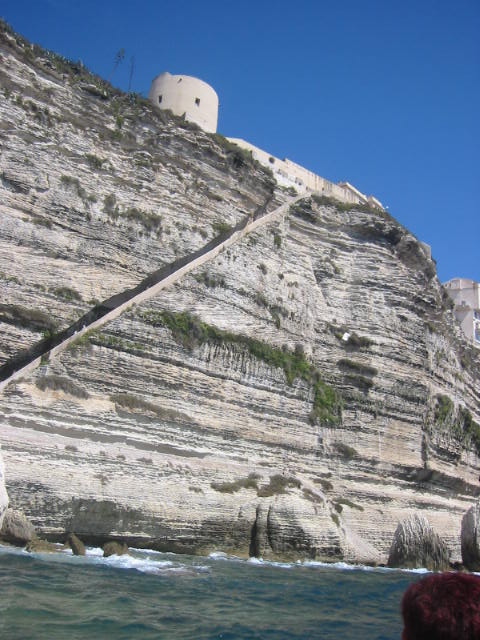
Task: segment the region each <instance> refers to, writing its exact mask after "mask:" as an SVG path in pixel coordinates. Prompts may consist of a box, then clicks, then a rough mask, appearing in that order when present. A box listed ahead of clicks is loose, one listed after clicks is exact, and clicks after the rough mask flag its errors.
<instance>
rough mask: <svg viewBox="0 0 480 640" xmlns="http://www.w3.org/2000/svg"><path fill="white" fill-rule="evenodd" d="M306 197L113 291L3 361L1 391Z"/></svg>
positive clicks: (293, 201) (291, 201)
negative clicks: (66, 324)
mask: <svg viewBox="0 0 480 640" xmlns="http://www.w3.org/2000/svg"><path fill="white" fill-rule="evenodd" d="M306 197H308V195H306V194H301V195H297V196H294V197H292V198H289V200H287V202H285V203H284V204H282V205H280V206H279V207H277V208H276V209H274V210H273V211H270V212H269V213H265V214H263V215H260V216H258V217H257V218H254V219H252V218H247V219H245V220H244V221H243V222H241V223H240V224H238V225H237V226H236V227H235V228H234V229H232V230H231V231H229V232H227V233H226V234H222V235H220V236H218V237H217V238H215V239H214V240H212V241H210V242H209V243H207V244H206V245H205V246H204V247H202V248H201V249H199V250H198V251H196V252H195V253H193V254H191V255H190V256H186V257H184V258H181V259H180V260H177V261H176V262H174V263H172V264H170V265H167V266H166V267H163V268H162V269H159V270H158V271H156V272H154V273H153V274H151V275H150V276H148V277H147V278H146V279H145V280H143V281H142V282H141V283H140V284H139V285H138V286H137V287H135V288H134V289H130V290H128V291H124V292H122V293H119V294H116V295H115V296H112V297H111V298H109V299H108V300H105V301H104V302H102V303H100V304H99V305H97V307H95V308H94V309H92V310H91V311H89V312H88V313H86V314H85V315H84V316H82V318H80V319H79V320H77V321H76V322H75V323H74V324H73V325H71V326H70V327H68V328H67V329H64V330H63V331H61V332H60V333H59V334H57V335H56V336H53V337H52V338H49V339H46V340H42V341H41V342H40V343H37V344H36V345H34V346H33V347H32V349H30V350H29V351H27V352H26V353H25V354H24V355H22V356H20V357H18V358H14V359H12V360H10V361H8V362H6V363H5V364H4V365H3V366H2V367H0V393H1V392H2V391H3V390H4V389H5V388H6V387H7V385H8V384H10V382H13V381H14V380H16V379H18V378H20V377H22V376H25V375H26V374H28V373H30V372H31V371H33V370H34V369H35V368H36V367H38V366H39V365H40V364H41V363H42V361H44V360H45V359H50V358H53V357H55V356H57V355H58V354H59V353H61V352H62V351H64V350H65V349H66V348H67V347H68V346H69V345H70V344H71V343H72V342H74V341H75V340H78V339H79V338H81V337H82V336H83V335H84V334H85V333H87V331H92V330H94V329H99V328H100V327H103V326H104V325H105V324H107V323H108V322H111V321H112V320H114V319H115V318H118V316H119V315H121V314H122V313H124V312H125V311H127V310H128V309H129V308H130V307H132V306H133V305H138V304H140V303H142V302H144V301H145V300H149V299H150V298H153V297H154V296H156V295H157V294H158V293H159V292H160V291H162V289H165V288H166V287H168V286H170V285H172V284H174V283H175V282H177V281H178V280H180V278H182V277H183V276H184V275H186V274H187V273H190V271H193V269H196V268H197V267H199V266H200V265H202V264H205V263H206V262H209V261H210V260H213V259H214V258H215V257H216V256H218V254H219V253H221V252H222V251H224V250H225V249H227V248H228V247H230V246H232V245H233V244H235V243H236V242H238V241H240V240H241V239H242V238H243V237H245V236H247V235H248V234H250V233H252V232H254V231H256V230H257V229H258V228H259V227H262V226H264V225H266V224H268V223H269V222H271V221H272V220H276V219H277V218H281V217H282V216H283V215H285V214H286V213H287V212H288V210H289V208H290V206H291V205H292V204H294V203H295V202H298V201H299V200H302V199H305V198H306Z"/></svg>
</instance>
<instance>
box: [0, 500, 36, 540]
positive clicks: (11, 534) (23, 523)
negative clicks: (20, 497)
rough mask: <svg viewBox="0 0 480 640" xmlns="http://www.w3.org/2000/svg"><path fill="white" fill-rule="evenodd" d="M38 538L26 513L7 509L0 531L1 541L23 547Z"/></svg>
mask: <svg viewBox="0 0 480 640" xmlns="http://www.w3.org/2000/svg"><path fill="white" fill-rule="evenodd" d="M35 537H36V532H35V527H34V526H33V525H32V523H31V522H30V521H29V519H28V518H27V517H26V516H25V514H24V513H22V512H21V511H18V510H16V509H7V510H6V511H5V516H4V518H3V524H2V528H1V529H0V540H3V541H4V542H9V543H11V544H15V545H19V546H23V545H25V544H27V543H28V542H31V540H33V539H34V538H35Z"/></svg>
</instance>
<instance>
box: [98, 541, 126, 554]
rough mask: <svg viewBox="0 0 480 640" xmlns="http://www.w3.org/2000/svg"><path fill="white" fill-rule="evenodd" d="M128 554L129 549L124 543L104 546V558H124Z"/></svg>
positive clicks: (109, 543) (112, 543)
mask: <svg viewBox="0 0 480 640" xmlns="http://www.w3.org/2000/svg"><path fill="white" fill-rule="evenodd" d="M126 553H128V547H127V545H126V544H125V543H123V542H117V541H114V540H113V541H110V542H106V543H105V544H104V545H103V557H104V558H108V557H110V556H123V555H125V554H126Z"/></svg>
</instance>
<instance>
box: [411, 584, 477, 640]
mask: <svg viewBox="0 0 480 640" xmlns="http://www.w3.org/2000/svg"><path fill="white" fill-rule="evenodd" d="M402 615H403V622H404V630H403V635H402V640H480V578H478V577H477V576H473V575H471V574H466V573H440V574H436V575H431V576H428V577H427V578H423V580H420V581H419V582H415V583H414V584H411V585H410V586H409V587H408V589H407V590H406V591H405V594H404V596H403V599H402Z"/></svg>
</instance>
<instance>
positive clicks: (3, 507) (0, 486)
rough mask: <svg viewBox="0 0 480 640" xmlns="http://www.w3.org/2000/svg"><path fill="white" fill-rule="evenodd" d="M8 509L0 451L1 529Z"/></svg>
mask: <svg viewBox="0 0 480 640" xmlns="http://www.w3.org/2000/svg"><path fill="white" fill-rule="evenodd" d="M7 507H8V495H7V490H6V488H5V467H4V465H3V458H2V451H1V449H0V528H1V527H2V522H3V517H4V515H5V511H6V510H7Z"/></svg>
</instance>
